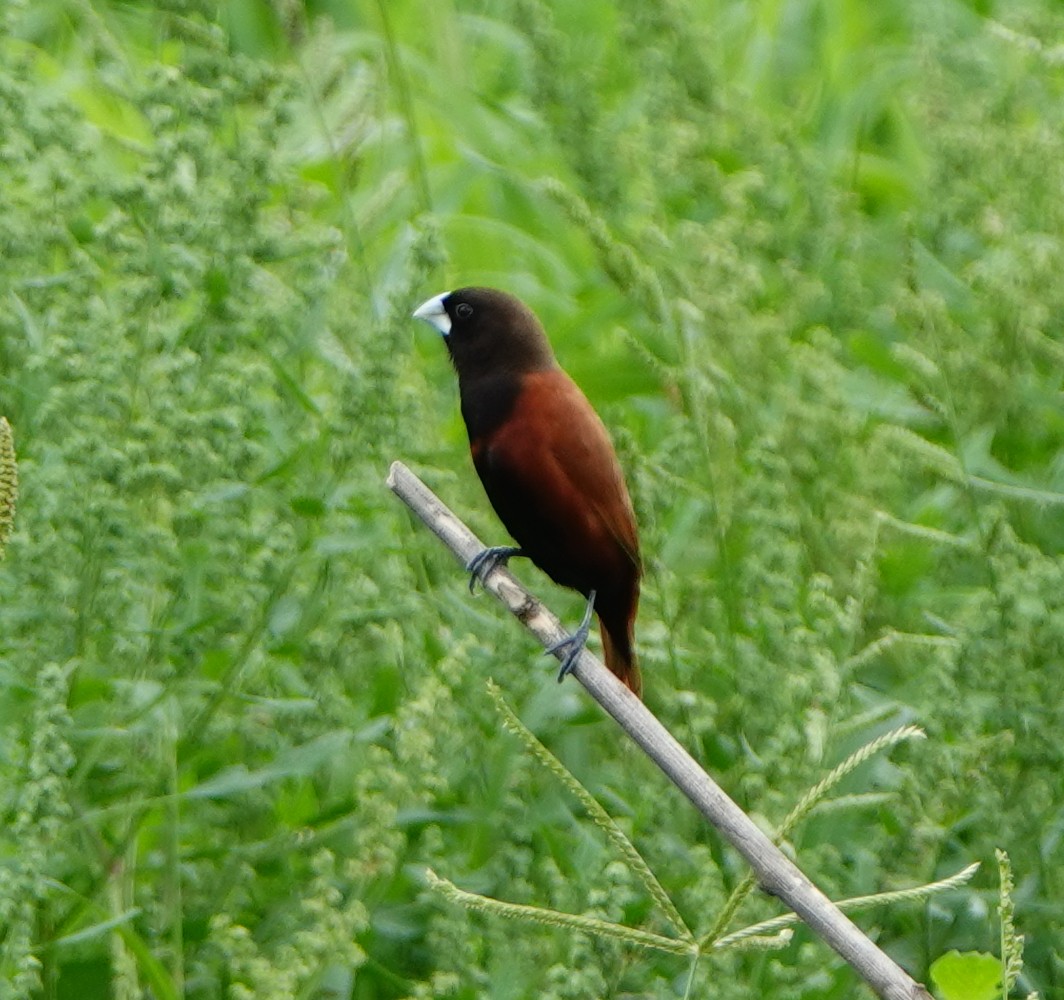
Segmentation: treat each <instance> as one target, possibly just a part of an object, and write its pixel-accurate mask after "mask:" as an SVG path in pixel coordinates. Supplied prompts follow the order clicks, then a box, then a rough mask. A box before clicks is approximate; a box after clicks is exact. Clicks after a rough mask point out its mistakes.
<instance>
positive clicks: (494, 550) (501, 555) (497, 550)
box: [466, 545, 524, 594]
mask: <svg viewBox="0 0 1064 1000" xmlns="http://www.w3.org/2000/svg"><path fill="white" fill-rule="evenodd" d="M523 554H524V553H523V552H522V551H521V550H520V549H519V548H516V547H515V546H513V545H492V546H491V547H490V548H486V549H481V550H480V551H479V552H478V553H477V554H476V555H475V556H473V558H472V559H470V560H469V562H467V563H466V570H467V571H468V572H469V593H471V594H472V593H473V592H474V591H475V590H476V586H477V580H478V579H479V580H480V582H481V583H483V582H484V581H485V580H486V579H487V578H488V574H489V573H491V571H492V570H494V569H495V568H496V567H497V566H505V565H506V564H507V563H508V562H509V561H510V560H511V559H512V558H513V557H514V556H520V555H523Z"/></svg>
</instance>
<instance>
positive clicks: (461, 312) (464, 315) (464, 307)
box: [454, 302, 473, 319]
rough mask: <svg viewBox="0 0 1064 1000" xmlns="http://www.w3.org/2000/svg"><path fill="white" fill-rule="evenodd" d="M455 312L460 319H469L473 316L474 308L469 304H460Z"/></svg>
mask: <svg viewBox="0 0 1064 1000" xmlns="http://www.w3.org/2000/svg"><path fill="white" fill-rule="evenodd" d="M454 311H455V314H456V315H457V316H458V318H459V319H469V317H470V316H472V315H473V307H472V306H471V305H470V304H469V303H468V302H459V303H458V305H457V306H455V310H454Z"/></svg>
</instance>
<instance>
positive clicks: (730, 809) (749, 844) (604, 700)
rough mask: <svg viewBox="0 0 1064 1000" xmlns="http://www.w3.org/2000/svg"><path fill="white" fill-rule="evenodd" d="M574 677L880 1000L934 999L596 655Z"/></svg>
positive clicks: (542, 621)
mask: <svg viewBox="0 0 1064 1000" xmlns="http://www.w3.org/2000/svg"><path fill="white" fill-rule="evenodd" d="M387 483H388V486H389V488H390V489H391V490H392V491H393V492H394V493H395V494H396V495H397V496H398V497H399V498H400V499H401V500H402V501H403V502H404V503H405V504H406V505H407V506H408V507H409V508H410V509H411V510H412V511H413V512H414V513H415V514H416V515H417V516H418V517H419V518H420V519H421V520H422V521H423V522H424V523H425V525H426V526H427V527H428V528H429V529H430V530H431V531H432V532H433V533H434V534H435V535H436V537H437V538H439V539H440V541H441V542H443V544H444V545H446V546H447V548H449V549H450V550H451V552H452V553H453V554H454V555H455V556H456V557H457V559H458V560H459V562H461V563H462V565H463V566H465V565H466V564H467V563H468V562H469V560H470V559H472V558H473V556H474V555H476V554H477V553H478V552H480V551H481V549H483V548H484V546H483V545H482V544H481V542H480V540H479V539H478V538H477V537H476V536H475V535H473V533H472V532H471V531H470V530H469V529H468V528H467V527H466V526H465V525H464V524H463V523H462V522H461V520H459V518H458V517H457V516H456V515H455V514H454V513H453V512H452V511H451V510H449V509H448V508H447V507H446V506H445V505H444V504H443V502H442V501H441V500H440V499H439V497H437V496H436V495H435V494H434V493H433V492H432V491H431V490H430V489H429V488H428V487H427V486H426V485H425V484H424V483H423V482H422V481H421V480H420V479H418V477H417V476H416V475H414V473H413V472H411V471H410V470H409V469H408V468H407V467H406V466H405V465H403V463H402V462H393V463H392V467H391V470H390V471H389V473H388V479H387ZM484 589H485V590H487V591H488V592H489V593H491V594H494V595H495V597H497V598H498V599H499V600H500V601H501V602H502V603H503V604H504V605H505V606H506V608H507V610H509V611H510V613H511V614H513V615H514V616H515V617H517V619H518V620H519V621H520V622H521V623H522V624H523V625H524V626H525V627H526V628H527V629H528V630H529V631H530V632H532V633H533V635H535V636H536V638H537V639H538V640H539V641H540V642H541V643H543V645H544V646H545V647H548V646H552V645H554V644H555V643H556V642H558V641H559V640H560V639H563V638H565V637H566V635H567V633H566V631H565V630H564V629H563V628H562V626H561V623H560V622H559V621H558V619H557V618H556V617H555V616H554V615H553V614H551V612H550V611H549V610H548V609H547V608H546V607H545V606H544V605H543V604H542V603H541V602H540V601H538V600H537V599H536V598H535V597H533V596H532V594H531V593H529V592H528V590H526V589H525V588H524V587H523V586H522V585H521V584H520V583H518V581H517V580H516V579H515V578H514V577H513V575H512V574H511V573H510V572H509V570H507V569H505V568H502V567H500V568H497V569H495V570H494V571H493V572H492V573H491V574H489V575H488V577H487V579H486V580H485V582H484ZM573 676H574V677H575V678H576V679H577V681H579V682H580V683H581V684H582V685H583V686H584V688H585V689H586V690H587V692H588V694H590V695H591V697H592V698H594V699H595V701H597V702H598V703H599V705H600V706H602V708H603V709H605V711H606V712H607V713H608V714H609V715H610V716H612V717H613V719H614V720H615V721H616V722H617V723H618V724H619V725H620V727H621V728H622V729H623V730H624V731H625V732H626V733H627V734H628V735H629V736H630V737H631V738H632V739H633V740H634V741H635V742H636V743H637V744H638V745H639V747H640V748H641V749H642V750H643V751H644V753H646V754H647V755H648V756H649V757H650V758H651V760H653V761H654V763H655V764H657V766H658V767H659V768H661V770H662V771H664V772H665V774H666V776H667V777H668V778H669V779H670V780H671V781H672V782H673V784H675V785H676V787H677V788H679V789H680V791H682V792H683V793H684V795H686V796H687V798H688V799H690V801H691V802H692V804H693V805H694V806H695V808H696V809H698V811H699V812H701V813H702V815H703V816H705V818H706V819H707V820H709V822H710V823H712V824H713V826H714V827H716V829H717V830H718V831H720V833H721V835H722V836H723V837H724V838H725V839H726V840H727V841H728V842H729V843H730V844H731V845H732V846H733V847H734V848H735V849H736V850H737V851H738V852H739V853H740V854H741V855H742V856H743V857H744V858H745V859H746V860H747V862H748V863H749V864H750V867H751V868H752V869H753V870H754V873H755V874H756V876H757V879H758V881H759V883H760V884H761V886H762V887H763V888H764V889H765V891H766V892H769V893H771V894H772V895H774V896H776V897H778V898H779V899H780V900H781V901H782V902H784V903H786V904H787V905H788V906H789V907H790V908H791V909H793V910H794V912H795V913H797V914H798V915H799V916H800V917H801V918H802V920H804V921H805V923H806V924H808V926H809V927H810V928H812V930H813V931H815V932H816V933H817V934H818V935H819V936H820V937H821V938H822V939H823V940H824V941H825V942H826V943H827V944H828V945H830V947H832V948H833V949H834V950H835V951H836V952H838V954H839V955H841V956H842V958H843V959H845V960H846V961H847V962H848V963H849V964H850V965H851V966H852V967H853V968H854V970H855V971H856V972H857V974H858V975H859V976H860V977H861V978H862V979H863V980H864V981H865V982H866V983H868V985H869V986H870V987H871V988H872V989H873V990H874V991H875V992H876V993H877V994H878V995H879V996H880V997H883V998H884V1000H933V998H932V996H931V994H930V993H928V991H927V990H926V989H925V988H924V987H923V986H922V985H921V984H919V983H917V982H916V981H915V980H913V979H912V978H911V977H910V976H909V975H908V974H907V973H906V972H905V970H904V969H902V968H901V967H900V966H899V965H898V964H897V963H896V962H894V960H893V959H891V958H890V956H888V955H887V954H886V953H885V952H883V951H881V950H880V949H879V948H878V947H877V946H876V945H875V944H874V943H873V942H872V941H871V939H869V938H868V937H867V936H866V935H865V934H864V933H862V932H861V930H860V929H859V928H858V927H857V926H856V925H855V924H854V923H853V922H852V921H851V920H850V919H849V917H847V916H846V915H845V914H844V913H843V912H842V911H841V910H840V909H839V908H838V907H837V906H835V904H834V903H832V902H831V900H829V899H828V898H827V896H825V895H824V894H823V893H822V892H821V891H820V890H819V889H818V888H817V887H816V886H815V885H814V884H813V883H812V882H811V881H810V880H809V879H808V878H806V876H805V875H804V874H803V873H802V872H801V871H800V870H799V868H798V867H797V866H796V865H795V864H794V863H793V862H792V861H790V860H789V859H788V858H787V857H786V856H785V855H784V854H783V853H782V852H781V851H780V849H779V848H778V847H776V845H775V844H773V843H772V841H771V840H770V839H769V838H768V837H767V836H766V835H765V834H764V833H763V832H762V831H761V829H760V828H759V827H758V826H757V825H756V824H755V823H754V822H753V820H751V819H750V817H749V816H747V815H746V813H744V812H743V811H742V810H741V809H740V808H739V807H738V806H737V805H736V804H735V803H734V802H733V801H732V800H731V799H730V798H729V797H728V795H727V794H726V793H725V792H724V791H723V790H722V789H721V788H720V787H719V786H718V785H717V784H716V783H715V782H714V781H713V779H712V778H711V777H710V776H709V775H708V774H706V772H705V771H703V770H702V768H701V767H699V765H698V763H697V762H696V761H695V760H694V758H693V757H691V755H690V754H689V753H688V752H687V751H686V750H685V749H684V748H683V747H682V746H681V745H680V744H679V743H678V742H677V740H676V739H675V737H674V736H673V735H672V734H671V733H670V732H669V731H668V730H667V729H666V728H665V727H664V726H663V725H662V724H661V722H659V721H658V719H657V717H656V716H655V715H654V714H653V713H652V712H651V711H650V710H649V709H648V708H647V707H646V705H644V704H643V702H641V701H640V700H639V699H638V698H637V697H636V696H635V695H633V694H632V693H631V691H629V690H628V688H626V687H625V686H624V685H623V684H622V683H621V682H620V681H618V680H617V678H616V677H614V676H613V674H611V673H610V672H609V671H608V670H607V669H606V667H605V666H604V665H603V664H602V663H601V662H600V661H599V660H598V658H597V657H595V656H594V655H592V654H591V653H590V652H588V651H587V650H586V649H585V650H584V651H583V652H582V653H581V654H580V658H579V659H578V660H577V662H576V665H575V668H574V669H573Z"/></svg>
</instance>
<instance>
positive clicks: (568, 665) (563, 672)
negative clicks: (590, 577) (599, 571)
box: [547, 591, 595, 684]
mask: <svg viewBox="0 0 1064 1000" xmlns="http://www.w3.org/2000/svg"><path fill="white" fill-rule="evenodd" d="M594 610H595V591H591V593H590V594H589V595H588V599H587V608H586V609H585V610H584V617H583V619H581V621H580V624H579V625H578V626H577V627H576V631H575V632H574V633H573V634H572V635H567V636H566V637H565V638H564V639H561V640H559V641H558V642H556V643H555V644H554V645H553V646H551V647H549V648H548V649H547V652H548V653H557V652H559V651H560V650H562V649H566V650H567V652H566V654H565V656H564V658H563V659H562V665H561V669H560V670H559V671H558V683H559V684H561V682H562V681H563V680H565V678H566V677H567V676H568V675H569V674H571V673H572V672H573V668H574V667H575V666H576V661H577V660H578V659H580V654H581V653H582V652H583V651H584V646H585V645H587V637H588V634H589V633H590V631H591V613H592V612H593V611H594Z"/></svg>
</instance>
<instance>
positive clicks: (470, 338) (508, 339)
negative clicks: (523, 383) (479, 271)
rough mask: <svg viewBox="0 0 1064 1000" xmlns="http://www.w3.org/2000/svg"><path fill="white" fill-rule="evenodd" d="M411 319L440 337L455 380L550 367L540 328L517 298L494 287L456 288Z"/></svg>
mask: <svg viewBox="0 0 1064 1000" xmlns="http://www.w3.org/2000/svg"><path fill="white" fill-rule="evenodd" d="M414 315H415V316H416V317H417V318H418V319H423V320H425V322H426V323H429V324H431V325H432V326H434V327H435V328H436V329H437V330H439V331H440V333H442V334H443V339H444V342H445V343H446V344H447V350H448V351H449V352H450V355H451V361H452V362H453V363H454V367H455V370H456V371H457V372H458V378H459V381H465V380H473V379H477V378H479V377H482V376H492V375H497V374H504V373H505V374H523V373H525V372H532V371H541V370H543V369H545V368H553V367H554V366H555V364H556V362H555V360H554V353H553V352H552V351H551V348H550V344H549V343H548V341H547V335H546V334H545V333H544V332H543V327H542V326H541V325H540V322H539V320H538V319H536V316H535V314H534V313H533V312H532V310H531V309H529V308H528V306H526V305H525V304H524V303H523V302H522V301H521V300H520V299H517V298H515V297H514V296H513V295H509V294H507V293H506V292H500V291H498V290H497V289H495V288H458V289H456V290H455V291H453V292H444V293H443V294H442V295H437V296H435V297H434V298H431V299H429V300H428V301H427V302H424V303H422V305H420V306H419V307H418V308H417V310H416V311H415V312H414Z"/></svg>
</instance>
